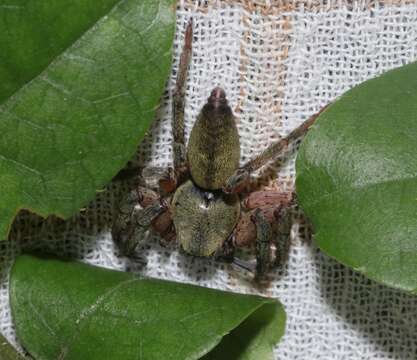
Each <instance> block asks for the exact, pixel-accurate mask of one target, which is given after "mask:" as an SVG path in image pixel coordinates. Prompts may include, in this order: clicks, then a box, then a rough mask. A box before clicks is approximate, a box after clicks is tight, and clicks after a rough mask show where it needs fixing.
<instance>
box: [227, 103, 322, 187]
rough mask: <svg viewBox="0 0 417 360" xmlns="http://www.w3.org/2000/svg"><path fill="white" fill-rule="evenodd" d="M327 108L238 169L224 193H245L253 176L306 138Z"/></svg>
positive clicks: (228, 181) (228, 182) (229, 180)
mask: <svg viewBox="0 0 417 360" xmlns="http://www.w3.org/2000/svg"><path fill="white" fill-rule="evenodd" d="M326 107H327V106H326ZM326 107H324V108H323V109H321V110H320V111H319V112H318V113H317V114H315V115H313V116H312V117H310V118H309V119H308V120H306V121H305V122H303V123H302V124H301V125H300V126H298V127H297V128H295V129H294V130H293V131H291V132H290V133H289V134H288V135H287V136H286V137H284V138H282V139H280V140H278V141H277V142H275V143H273V144H271V145H270V146H269V147H268V148H266V150H264V151H263V152H262V153H261V154H260V155H258V156H256V157H255V158H253V159H252V160H250V161H248V162H247V163H246V164H245V165H243V166H242V167H240V168H239V169H237V170H236V171H235V173H234V174H233V175H232V176H230V177H229V179H228V180H227V181H226V184H225V186H224V187H223V191H224V192H226V193H237V192H241V191H243V190H244V189H245V187H246V186H247V185H248V183H249V181H250V176H251V174H252V173H253V172H255V171H257V170H259V169H260V168H261V167H263V166H265V165H267V164H268V163H269V162H270V161H273V160H275V159H277V158H278V157H279V156H280V155H281V154H282V153H283V152H285V151H286V150H287V149H288V146H289V145H290V144H291V143H292V142H294V141H295V140H297V139H298V138H300V137H302V136H304V135H305V134H306V133H307V131H308V129H310V127H311V126H312V125H313V124H314V122H315V121H316V119H317V117H318V116H319V115H320V113H321V112H322V111H324V109H325V108H326Z"/></svg>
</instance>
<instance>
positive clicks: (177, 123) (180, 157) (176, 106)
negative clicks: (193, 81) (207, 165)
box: [172, 20, 193, 177]
mask: <svg viewBox="0 0 417 360" xmlns="http://www.w3.org/2000/svg"><path fill="white" fill-rule="evenodd" d="M192 39H193V24H192V21H191V20H190V21H189V22H188V25H187V29H186V31H185V39H184V45H183V49H182V53H181V56H180V63H179V67H178V74H177V79H176V84H175V90H174V99H173V105H172V117H173V126H172V131H173V140H174V141H173V149H172V150H173V153H174V172H175V174H176V175H177V176H178V177H181V174H182V173H183V172H186V171H187V152H186V147H185V137H184V107H185V82H186V79H187V74H188V67H189V64H190V60H191V50H192Z"/></svg>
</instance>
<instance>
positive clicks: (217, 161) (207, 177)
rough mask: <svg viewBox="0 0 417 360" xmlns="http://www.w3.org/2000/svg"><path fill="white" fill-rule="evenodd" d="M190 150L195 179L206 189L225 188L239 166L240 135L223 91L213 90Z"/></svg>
mask: <svg viewBox="0 0 417 360" xmlns="http://www.w3.org/2000/svg"><path fill="white" fill-rule="evenodd" d="M187 150H188V152H187V153H188V162H189V167H190V172H191V177H192V178H193V180H194V182H195V183H196V184H197V185H198V186H200V187H201V188H203V189H207V190H217V189H221V188H222V187H223V185H225V183H226V180H227V179H228V178H229V177H230V176H231V175H232V174H233V173H234V172H235V170H236V169H237V168H238V167H239V159H240V145H239V133H238V130H237V127H236V123H235V118H234V116H233V113H232V110H231V109H230V107H229V105H228V104H227V100H226V95H225V93H224V91H223V90H222V89H220V88H215V89H214V90H213V91H212V93H211V95H210V97H209V99H208V101H207V104H206V105H204V107H203V109H202V111H201V112H200V114H199V116H198V118H197V121H196V123H195V124H194V127H193V129H192V131H191V135H190V140H189V142H188V149H187Z"/></svg>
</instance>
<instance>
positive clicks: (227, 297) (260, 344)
mask: <svg viewBox="0 0 417 360" xmlns="http://www.w3.org/2000/svg"><path fill="white" fill-rule="evenodd" d="M10 300H11V306H12V316H13V319H14V322H15V326H16V332H17V335H18V338H19V339H20V341H21V343H22V345H23V346H24V347H25V348H26V349H27V350H28V351H29V353H30V354H32V355H33V356H34V357H35V359H37V360H40V359H45V360H46V359H51V360H52V359H54V360H55V359H58V358H59V359H61V358H63V359H64V358H65V359H67V360H70V359H74V360H78V359H90V360H94V359H97V360H102V359H106V360H112V359H115V360H119V359H124V360H130V359H155V360H157V359H163V360H165V359H178V360H183V359H190V360H191V359H199V358H201V357H202V356H204V355H205V354H207V353H209V352H210V351H212V350H213V349H214V350H213V351H215V353H214V354H213V356H210V357H208V358H209V359H223V358H224V359H242V360H243V359H245V360H252V359H253V360H255V359H264V360H267V359H272V358H273V356H272V347H273V345H274V344H275V343H277V342H278V341H279V339H280V337H281V336H282V334H283V332H284V326H285V314H284V311H283V308H282V306H281V305H280V304H279V303H278V302H276V301H274V300H272V299H267V298H262V297H259V296H248V295H237V294H232V293H227V292H222V291H218V290H212V289H206V288H200V287H196V286H192V285H185V284H178V283H173V282H168V281H161V280H151V279H143V278H139V277H136V276H134V275H133V274H129V273H123V272H118V271H112V270H106V269H102V268H98V267H93V266H89V265H85V264H81V263H74V262H64V261H60V260H56V259H47V258H43V259H41V258H37V257H33V256H28V255H24V256H21V257H19V258H18V259H17V260H16V263H15V264H14V266H13V269H12V273H11V280H10ZM216 346H218V349H217V348H216Z"/></svg>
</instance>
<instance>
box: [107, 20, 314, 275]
mask: <svg viewBox="0 0 417 360" xmlns="http://www.w3.org/2000/svg"><path fill="white" fill-rule="evenodd" d="M192 37H193V34H192V22H191V21H190V22H189V23H188V25H187V29H186V32H185V40H184V45H183V49H182V53H181V57H180V63H179V70H178V74H177V79H176V85H175V92H174V96H173V126H172V128H173V154H174V162H173V167H172V168H169V169H167V170H166V171H165V173H164V176H162V178H160V180H159V190H158V191H155V190H152V189H150V188H148V187H146V186H137V187H136V188H135V189H134V190H133V191H132V192H131V193H129V194H128V195H127V198H125V199H123V200H122V202H121V205H120V206H119V211H118V214H117V216H116V218H115V222H114V224H113V228H112V234H113V238H114V240H115V241H116V242H117V243H119V244H125V247H126V244H129V246H127V247H126V248H129V249H134V248H135V246H136V242H135V236H134V234H135V231H136V229H137V228H138V227H150V228H152V230H153V231H154V232H156V233H157V234H159V235H160V236H161V238H162V239H164V241H165V242H171V241H174V240H175V239H176V240H177V241H178V242H179V244H180V246H181V248H182V249H183V250H184V251H185V252H186V253H187V254H190V255H192V256H199V257H209V256H215V257H218V258H223V259H228V260H229V261H232V262H233V263H235V264H237V265H239V266H240V267H243V268H245V269H247V270H251V271H252V272H254V273H255V279H262V278H263V277H264V276H265V275H266V274H267V273H268V271H269V270H270V269H271V268H272V267H273V266H274V265H280V264H282V263H283V262H284V260H285V257H286V253H287V252H288V246H289V236H290V229H291V222H290V215H289V214H290V211H289V210H290V208H291V207H292V206H293V204H294V202H295V196H294V193H293V192H279V191H269V190H268V191H255V192H252V193H250V194H249V195H248V196H247V197H246V198H245V200H243V201H242V200H241V195H242V193H243V191H244V189H245V188H247V185H248V183H249V181H250V175H251V174H252V173H253V172H254V171H256V170H258V169H260V168H261V167H263V166H264V165H266V164H267V163H268V162H269V161H270V160H271V159H274V158H275V157H277V156H278V155H280V154H281V153H282V152H283V151H285V150H287V148H288V146H289V144H290V143H291V142H293V141H294V140H296V139H298V138H300V137H301V136H303V135H304V134H305V133H306V132H307V130H308V129H309V128H310V126H311V125H312V124H313V122H314V120H315V118H316V117H317V115H315V116H313V117H312V118H310V119H309V120H307V121H306V122H304V123H303V124H302V125H301V126H299V127H298V128H296V129H295V130H293V131H292V132H291V133H290V134H289V135H288V136H287V137H285V138H282V139H280V140H279V141H278V142H276V143H274V144H272V145H271V146H269V147H268V148H267V149H266V150H265V151H264V152H263V153H261V154H260V155H259V156H257V157H255V158H253V159H252V160H250V161H249V162H248V163H246V164H245V165H243V166H242V167H239V159H240V145H239V134H238V130H237V127H236V124H235V118H234V115H233V113H232V110H231V108H230V106H229V105H228V101H227V99H226V94H225V92H224V90H223V89H221V88H220V87H216V88H214V89H213V91H212V92H211V94H210V97H209V98H208V100H207V103H206V104H205V105H204V106H203V108H202V110H201V112H200V114H199V115H198V118H197V120H196V123H195V125H194V126H193V128H192V131H191V134H190V138H189V142H188V146H186V144H185V137H184V105H185V102H184V95H185V82H186V78H187V73H188V67H189V63H190V59H191V52H192ZM131 242H133V246H132V244H131ZM274 243H275V248H276V251H275V256H273V252H272V250H271V249H272V247H271V245H272V244H274ZM253 245H254V248H255V256H256V265H251V264H250V263H249V262H245V261H242V260H240V259H238V258H236V257H235V256H234V249H235V248H237V247H248V246H253Z"/></svg>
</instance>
